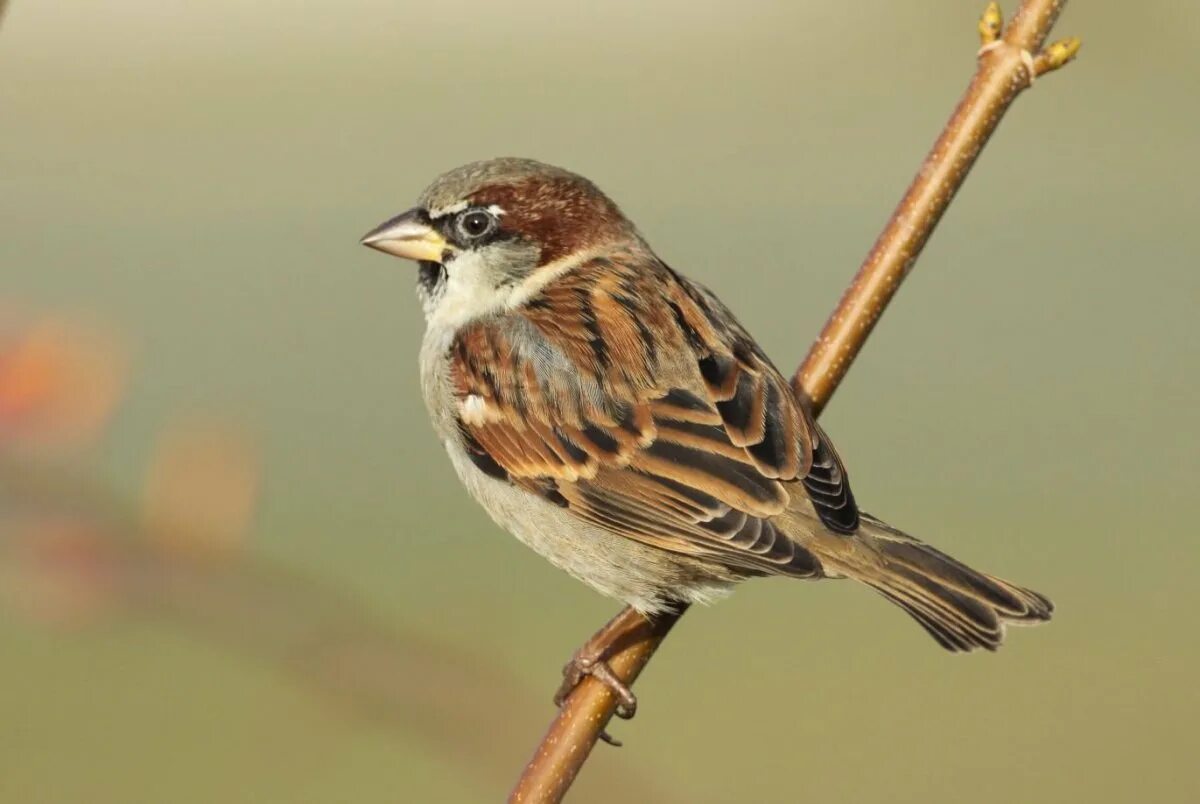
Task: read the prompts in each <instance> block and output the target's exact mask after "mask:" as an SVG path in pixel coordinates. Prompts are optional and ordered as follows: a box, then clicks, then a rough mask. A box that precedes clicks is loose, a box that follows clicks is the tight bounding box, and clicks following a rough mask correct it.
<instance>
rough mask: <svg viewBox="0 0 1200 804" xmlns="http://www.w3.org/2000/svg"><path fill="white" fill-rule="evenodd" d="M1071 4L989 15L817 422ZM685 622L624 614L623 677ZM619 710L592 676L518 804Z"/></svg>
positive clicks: (556, 792) (829, 373)
mask: <svg viewBox="0 0 1200 804" xmlns="http://www.w3.org/2000/svg"><path fill="white" fill-rule="evenodd" d="M1065 5H1066V0H1025V2H1023V3H1022V4H1021V7H1020V9H1018V11H1017V14H1016V16H1014V17H1013V19H1012V21H1011V22H1010V23H1009V25H1008V27H1007V29H1005V28H1004V24H1003V18H1002V17H1001V14H1000V8H999V6H998V5H997V4H996V3H989V4H988V6H987V8H986V9H985V10H984V13H983V16H982V17H981V19H980V22H979V35H980V39H981V41H982V47H981V48H980V51H979V58H978V66H977V68H976V71H975V76H974V78H973V79H972V80H971V84H970V86H968V87H967V90H966V92H965V93H964V95H963V98H962V100H961V101H959V104H958V107H957V108H956V109H955V110H954V113H953V114H952V115H951V116H950V119H949V121H947V123H946V125H945V127H944V128H943V129H942V133H941V135H940V136H939V137H938V139H937V141H936V142H935V143H934V145H933V148H932V149H930V151H929V154H928V156H926V157H925V161H924V163H923V164H922V165H921V169H920V170H919V171H917V175H916V176H915V177H914V178H913V180H912V183H911V184H910V185H909V187H908V191H907V192H905V194H904V197H903V198H902V199H901V201H900V204H899V205H898V206H897V207H896V210H895V211H894V212H893V213H892V216H891V218H890V219H889V220H888V222H887V225H886V226H885V227H884V229H883V232H882V233H881V234H880V235H879V238H878V239H877V240H876V241H875V245H874V246H873V247H872V248H871V251H870V253H869V254H868V255H867V258H866V260H864V262H863V264H862V267H860V268H859V270H858V273H857V274H856V275H855V277H854V280H853V282H851V284H850V287H849V288H848V289H847V290H846V293H845V294H844V295H843V296H842V299H841V301H840V302H839V303H838V306H837V308H836V309H835V310H834V311H833V314H832V315H831V316H830V317H829V320H828V321H827V322H826V323H825V326H824V328H823V329H822V330H821V334H820V335H819V336H818V337H817V340H816V342H815V343H814V344H813V345H812V347H811V349H810V350H809V353H808V356H807V358H806V359H805V360H804V363H803V364H802V365H801V366H800V368H799V369H797V371H796V374H795V377H794V378H793V388H794V389H795V391H796V393H797V395H799V396H800V397H801V398H803V399H805V400H807V402H808V403H809V404H810V405H811V406H812V411H813V414H814V415H818V414H819V413H820V412H821V410H822V409H824V407H825V405H826V403H828V402H829V399H830V397H832V396H833V393H834V391H835V390H837V387H838V385H839V384H840V383H841V381H842V379H843V378H844V377H845V376H846V372H847V371H848V370H849V369H850V365H851V364H852V363H853V362H854V359H855V357H857V355H858V353H859V351H860V350H861V349H862V347H863V344H864V343H866V340H867V337H868V336H869V335H870V334H871V330H872V329H873V328H874V326H875V323H876V322H877V321H878V320H879V317H880V316H881V315H882V314H883V311H884V309H885V308H886V307H887V305H888V303H889V302H890V301H891V300H892V297H893V296H895V294H896V291H897V290H898V289H899V287H900V283H901V282H902V281H903V280H904V277H905V276H907V275H908V272H909V271H910V270H911V269H912V266H913V264H914V262H915V261H916V258H917V255H918V254H920V252H921V249H922V248H923V247H924V246H925V243H926V241H928V239H929V236H930V234H932V232H933V230H934V228H935V227H936V226H937V223H938V221H939V220H940V219H941V217H942V214H943V213H944V212H945V211H946V208H947V207H948V206H949V205H950V201H951V199H953V198H954V194H955V193H956V192H957V191H958V188H959V187H961V186H962V183H963V181H964V180H965V179H966V177H967V173H968V172H969V171H970V169H971V166H972V165H974V164H975V159H976V158H977V157H978V156H979V152H980V151H981V150H982V149H983V146H984V144H985V143H986V142H987V141H988V138H989V137H991V135H992V132H994V131H995V130H996V126H997V125H998V124H999V123H1000V118H1001V117H1003V115H1004V113H1005V111H1007V110H1008V107H1009V106H1010V105H1011V104H1012V102H1013V100H1015V99H1016V97H1017V95H1019V94H1020V93H1021V91H1022V90H1024V89H1026V88H1027V87H1029V86H1031V85H1032V84H1033V81H1034V78H1036V77H1037V76H1039V75H1042V74H1043V73H1047V72H1050V71H1052V70H1056V69H1058V68H1059V67H1061V66H1063V65H1064V64H1066V63H1067V62H1068V61H1070V60H1071V59H1072V58H1074V56H1075V54H1076V53H1077V52H1078V51H1079V40H1078V39H1074V38H1072V39H1064V40H1061V41H1059V42H1055V43H1054V44H1052V45H1050V46H1048V47H1046V48H1045V49H1043V48H1042V45H1043V43H1044V42H1045V40H1046V37H1047V35H1049V33H1050V29H1051V27H1053V25H1054V21H1055V20H1056V19H1057V18H1058V15H1059V13H1060V12H1061V11H1062V9H1063V6H1065ZM678 619H679V616H678V615H674V616H671V617H666V618H658V619H657V620H655V621H654V622H648V621H647V620H646V619H645V618H643V617H641V616H640V615H639V614H637V612H635V611H633V610H632V609H629V608H626V609H625V610H623V611H622V612H621V613H620V614H618V615H617V617H616V618H615V619H614V620H613V622H614V623H618V624H619V625H620V626H621V627H620V628H617V629H616V631H615V633H617V638H616V639H615V640H614V642H613V645H614V652H613V653H612V654H611V658H610V661H609V664H610V666H611V667H612V670H613V671H614V673H616V675H617V676H618V677H619V678H620V679H622V680H623V681H624V682H625V683H627V684H632V683H633V681H634V679H636V678H637V676H638V674H639V673H640V672H641V671H642V669H643V668H644V667H645V666H646V664H647V663H648V662H649V661H650V657H651V656H653V655H654V651H655V650H656V649H657V648H658V646H659V644H660V643H661V642H662V640H663V639H664V638H665V637H666V635H667V633H668V632H669V631H670V629H671V626H673V625H674V624H675V622H676V621H677V620H678ZM615 709H616V699H615V697H614V696H613V694H612V693H611V692H610V691H609V690H608V688H607V687H605V686H604V685H603V684H601V683H600V682H598V681H596V680H595V679H592V678H585V679H584V680H583V681H582V682H581V683H580V684H579V686H578V687H577V688H576V689H575V692H574V693H573V694H572V695H571V696H570V697H569V698H568V699H567V701H566V702H565V704H564V705H563V707H562V708H561V709H560V711H559V713H558V716H557V717H556V718H555V719H554V721H553V722H552V723H551V724H550V728H549V729H548V730H547V731H546V734H545V736H544V737H543V738H542V741H541V743H540V744H539V745H538V748H537V751H536V752H535V753H534V755H533V758H532V759H531V760H530V761H529V763H528V765H526V767H525V771H524V773H522V775H521V778H520V779H518V780H517V784H516V787H515V788H513V791H512V793H511V794H510V796H509V801H510V802H537V803H538V804H543V802H557V801H560V800H561V799H562V797H563V796H564V795H565V794H566V791H567V790H568V788H570V786H571V783H572V782H573V781H574V779H575V776H576V775H577V774H578V773H579V770H580V769H581V768H582V767H583V763H584V762H585V761H586V760H587V757H588V754H589V753H590V752H591V749H592V747H593V746H594V745H595V743H596V740H597V739H598V738H599V736H600V733H601V732H602V731H603V730H604V728H605V726H606V725H607V724H608V721H609V720H610V719H611V718H612V716H613V713H614V711H615Z"/></svg>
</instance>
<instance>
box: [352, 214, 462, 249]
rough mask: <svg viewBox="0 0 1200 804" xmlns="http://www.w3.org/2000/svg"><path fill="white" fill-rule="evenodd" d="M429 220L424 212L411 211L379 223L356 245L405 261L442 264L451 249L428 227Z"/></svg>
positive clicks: (444, 240) (435, 231)
mask: <svg viewBox="0 0 1200 804" xmlns="http://www.w3.org/2000/svg"><path fill="white" fill-rule="evenodd" d="M428 220H429V218H428V217H427V216H426V215H425V211H424V210H422V209H410V210H409V211H408V212H405V213H404V214H402V215H397V216H396V217H394V218H392V219H391V220H387V221H384V222H383V223H381V224H379V225H378V226H376V227H375V228H374V229H372V230H371V231H369V232H367V233H366V234H365V235H363V238H362V240H361V241H359V242H361V243H362V244H363V245H364V246H370V247H371V248H373V249H376V250H378V251H382V252H384V253H385V254H394V255H395V256H397V257H403V258H404V259H406V260H423V261H427V262H441V261H442V259H443V256H444V255H445V253H446V250H447V249H449V248H450V246H449V244H448V243H447V242H446V239H445V238H444V237H442V236H441V235H440V234H438V232H437V230H436V229H434V228H433V227H432V226H430V225H429V223H428V222H427V221H428Z"/></svg>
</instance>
